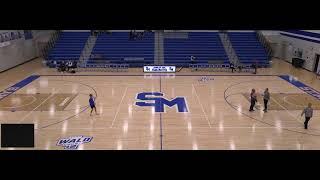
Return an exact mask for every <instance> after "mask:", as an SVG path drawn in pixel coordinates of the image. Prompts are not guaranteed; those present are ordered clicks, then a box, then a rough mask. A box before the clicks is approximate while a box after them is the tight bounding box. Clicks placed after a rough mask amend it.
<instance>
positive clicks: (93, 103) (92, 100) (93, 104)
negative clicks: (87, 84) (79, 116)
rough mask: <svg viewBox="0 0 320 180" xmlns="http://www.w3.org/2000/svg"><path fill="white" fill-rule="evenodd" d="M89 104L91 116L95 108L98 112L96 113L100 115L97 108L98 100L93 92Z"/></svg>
mask: <svg viewBox="0 0 320 180" xmlns="http://www.w3.org/2000/svg"><path fill="white" fill-rule="evenodd" d="M89 97H90V98H89V105H90V107H91V112H90V116H91V114H92V111H93V109H94V111H95V112H96V115H98V113H97V108H96V102H95V98H94V97H93V96H92V94H90V95H89Z"/></svg>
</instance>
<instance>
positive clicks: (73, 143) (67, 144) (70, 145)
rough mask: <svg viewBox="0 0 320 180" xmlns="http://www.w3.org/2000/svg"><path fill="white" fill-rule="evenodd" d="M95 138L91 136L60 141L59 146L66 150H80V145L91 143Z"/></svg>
mask: <svg viewBox="0 0 320 180" xmlns="http://www.w3.org/2000/svg"><path fill="white" fill-rule="evenodd" d="M92 139H93V137H89V136H73V137H68V138H63V139H60V140H59V141H58V143H57V146H62V147H64V149H78V147H79V145H80V144H84V143H89V142H91V141H92Z"/></svg>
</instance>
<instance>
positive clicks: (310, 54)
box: [262, 30, 320, 71]
mask: <svg viewBox="0 0 320 180" xmlns="http://www.w3.org/2000/svg"><path fill="white" fill-rule="evenodd" d="M305 31H309V32H315V33H319V34H320V30H305ZM280 32H281V31H262V33H263V35H264V36H265V37H266V38H267V39H268V40H269V41H270V42H271V46H272V49H273V51H274V57H277V58H280V59H284V60H285V61H288V62H290V63H291V60H292V57H294V51H295V50H297V49H302V50H303V55H302V59H304V60H305V63H304V66H303V67H304V68H305V69H308V70H310V71H313V69H314V65H315V58H316V54H320V44H317V43H313V42H309V41H305V40H301V39H296V38H291V37H288V36H283V35H280ZM294 35H295V34H294ZM310 38H311V39H316V38H312V37H310ZM318 40H320V39H318ZM319 69H320V67H319Z"/></svg>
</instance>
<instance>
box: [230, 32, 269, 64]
mask: <svg viewBox="0 0 320 180" xmlns="http://www.w3.org/2000/svg"><path fill="white" fill-rule="evenodd" d="M228 36H229V38H230V41H231V43H232V47H233V48H234V50H235V52H236V54H237V56H238V58H239V61H240V63H243V64H253V63H255V62H256V61H257V63H258V66H268V65H269V57H268V55H267V52H266V50H265V49H264V47H263V46H262V44H261V43H260V41H259V40H258V38H257V34H256V32H229V33H228Z"/></svg>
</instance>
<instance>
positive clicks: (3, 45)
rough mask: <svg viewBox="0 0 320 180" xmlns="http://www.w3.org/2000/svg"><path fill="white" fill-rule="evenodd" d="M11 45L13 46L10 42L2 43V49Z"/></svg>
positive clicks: (0, 44) (0, 46)
mask: <svg viewBox="0 0 320 180" xmlns="http://www.w3.org/2000/svg"><path fill="white" fill-rule="evenodd" d="M10 44H11V43H10V41H7V42H2V43H0V48H2V47H5V46H9V45H10Z"/></svg>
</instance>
